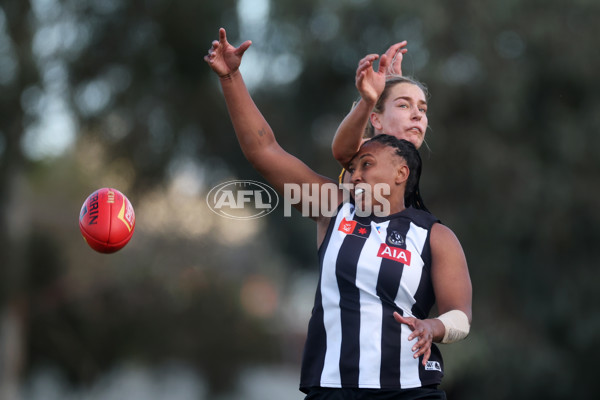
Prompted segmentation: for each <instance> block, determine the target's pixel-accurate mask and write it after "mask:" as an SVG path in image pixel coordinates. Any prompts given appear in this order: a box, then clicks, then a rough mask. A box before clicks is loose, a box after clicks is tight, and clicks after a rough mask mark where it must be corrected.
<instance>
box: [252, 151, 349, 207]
mask: <svg viewBox="0 0 600 400" xmlns="http://www.w3.org/2000/svg"><path fill="white" fill-rule="evenodd" d="M248 160H249V161H250V162H251V163H252V165H253V167H254V168H255V169H256V170H257V171H258V172H259V173H260V174H261V175H262V176H263V177H264V178H265V180H266V181H267V182H268V183H269V184H270V185H272V186H273V188H274V189H275V190H276V191H277V192H279V193H280V194H282V195H284V196H285V195H286V194H291V195H292V196H293V198H291V199H290V198H288V199H286V201H290V204H291V205H292V206H294V207H295V208H297V209H299V210H302V203H303V202H308V201H310V202H311V205H312V206H313V208H311V209H314V207H316V209H317V210H319V213H317V215H314V214H312V213H311V215H310V216H311V217H313V218H317V217H319V216H321V215H320V214H321V213H320V211H321V210H322V208H324V207H328V209H329V210H331V209H334V210H335V209H337V206H338V205H339V203H340V202H341V201H342V199H343V197H342V195H341V190H340V189H339V187H338V184H337V182H336V181H334V180H333V179H330V178H327V177H325V176H323V175H320V174H318V173H316V172H315V171H313V170H312V169H311V168H310V167H308V166H307V165H306V164H305V163H304V162H302V161H301V160H299V159H298V158H297V157H295V156H293V155H292V154H290V153H288V152H286V151H285V150H284V149H283V148H282V147H281V146H280V145H279V144H278V143H277V142H276V141H275V140H273V141H272V142H270V143H269V144H268V145H266V146H264V147H262V148H261V149H260V151H259V152H257V153H256V154H253V155H249V156H248ZM326 184H329V185H333V186H332V187H331V188H332V189H333V190H332V191H331V192H328V193H330V194H331V195H329V196H321V195H320V193H321V190H322V188H323V185H326ZM307 188H309V189H310V190H311V191H313V192H312V193H315V192H314V190H317V191H318V193H319V195H316V196H310V197H308V196H307V193H306V191H305V190H306V189H307ZM302 189H304V190H302ZM321 201H327V202H328V204H321Z"/></svg>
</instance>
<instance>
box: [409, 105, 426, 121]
mask: <svg viewBox="0 0 600 400" xmlns="http://www.w3.org/2000/svg"><path fill="white" fill-rule="evenodd" d="M411 111H412V112H411V116H410V117H411V118H412V119H413V120H415V121H420V120H421V118H422V117H423V116H422V115H421V111H419V108H418V107H412V109H411Z"/></svg>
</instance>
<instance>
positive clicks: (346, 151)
mask: <svg viewBox="0 0 600 400" xmlns="http://www.w3.org/2000/svg"><path fill="white" fill-rule="evenodd" d="M372 109H373V104H368V103H367V102H366V101H365V100H364V99H362V98H361V99H360V100H359V102H358V103H357V104H356V106H355V107H354V108H353V109H352V110H351V111H350V113H348V115H347V116H346V118H344V120H343V121H342V123H341V124H340V126H339V127H338V129H337V131H336V133H335V136H334V138H333V143H332V145H331V150H332V152H333V157H334V158H335V159H336V160H337V161H338V162H339V163H340V164H341V165H342V166H344V167H346V166H347V165H348V163H349V162H350V160H351V159H352V157H354V155H355V154H356V152H357V151H358V149H359V148H360V145H361V143H362V137H363V133H364V131H365V129H366V127H367V124H368V122H369V116H370V115H371V110H372Z"/></svg>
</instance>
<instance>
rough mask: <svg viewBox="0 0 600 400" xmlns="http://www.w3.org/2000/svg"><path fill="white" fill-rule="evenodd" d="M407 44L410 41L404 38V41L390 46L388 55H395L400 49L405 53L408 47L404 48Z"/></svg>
mask: <svg viewBox="0 0 600 400" xmlns="http://www.w3.org/2000/svg"><path fill="white" fill-rule="evenodd" d="M407 44H408V42H407V41H406V40H403V41H402V42H399V43H396V44H393V45H391V46H390V48H389V49H387V51H386V52H385V54H387V55H388V57H394V56H395V55H396V53H398V51H401V52H402V53H403V54H404V53H406V52H407V49H405V48H404V47H405V46H406V45H407Z"/></svg>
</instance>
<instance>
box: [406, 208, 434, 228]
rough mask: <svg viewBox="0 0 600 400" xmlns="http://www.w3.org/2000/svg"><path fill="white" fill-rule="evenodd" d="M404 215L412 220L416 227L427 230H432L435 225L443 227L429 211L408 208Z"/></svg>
mask: <svg viewBox="0 0 600 400" xmlns="http://www.w3.org/2000/svg"><path fill="white" fill-rule="evenodd" d="M402 214H404V215H405V216H406V217H408V218H410V220H411V221H412V222H413V223H414V224H415V225H417V226H420V227H422V228H425V229H427V230H430V229H431V228H432V227H433V226H434V225H441V224H439V222H440V220H439V219H438V218H437V217H436V216H435V215H433V214H431V213H430V212H428V211H423V210H417V209H416V208H413V207H408V208H407V209H406V210H404V212H403V213H402Z"/></svg>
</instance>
